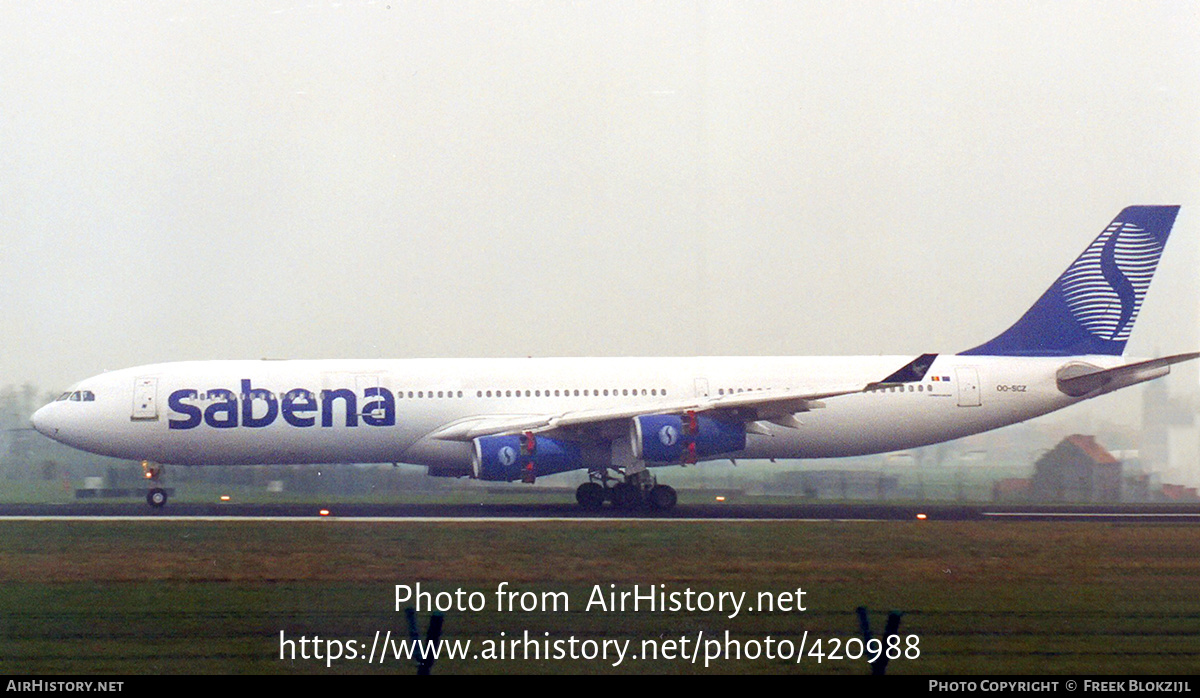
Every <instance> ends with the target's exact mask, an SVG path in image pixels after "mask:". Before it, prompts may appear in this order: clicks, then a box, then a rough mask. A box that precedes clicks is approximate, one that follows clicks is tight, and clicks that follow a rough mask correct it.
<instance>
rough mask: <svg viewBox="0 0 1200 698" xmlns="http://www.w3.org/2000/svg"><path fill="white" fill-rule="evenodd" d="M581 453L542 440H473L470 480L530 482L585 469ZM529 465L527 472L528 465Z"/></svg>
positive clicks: (525, 437) (560, 443)
mask: <svg viewBox="0 0 1200 698" xmlns="http://www.w3.org/2000/svg"><path fill="white" fill-rule="evenodd" d="M581 451H582V449H581V448H580V445H579V444H577V443H575V442H573V441H559V440H558V439H551V438H548V437H545V436H535V435H533V434H521V435H517V436H480V437H479V438H477V439H475V455H474V456H473V457H472V458H471V476H472V477H474V478H476V479H479V480H491V481H500V482H512V481H513V480H530V481H531V480H532V478H533V477H534V476H537V475H553V474H554V473H563V472H566V471H568V470H576V469H578V468H583V467H585V464H584V461H583V456H582V453H581ZM530 463H532V464H533V471H532V472H530V469H529V464H530Z"/></svg>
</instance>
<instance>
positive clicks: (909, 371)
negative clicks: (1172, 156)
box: [32, 206, 1200, 509]
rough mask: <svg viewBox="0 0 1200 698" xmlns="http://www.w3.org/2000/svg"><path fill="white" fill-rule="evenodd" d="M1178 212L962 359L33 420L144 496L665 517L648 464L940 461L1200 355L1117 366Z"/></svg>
mask: <svg viewBox="0 0 1200 698" xmlns="http://www.w3.org/2000/svg"><path fill="white" fill-rule="evenodd" d="M1178 212H1179V207H1178V206H1131V207H1129V208H1126V209H1125V210H1123V211H1121V213H1120V215H1118V216H1117V217H1116V218H1115V219H1114V220H1113V222H1112V223H1111V224H1109V226H1108V227H1107V228H1105V229H1104V232H1102V233H1101V234H1100V236H1099V237H1097V238H1096V239H1095V241H1094V242H1092V244H1090V245H1089V246H1088V248H1087V249H1086V250H1084V252H1083V254H1082V255H1080V257H1079V258H1078V259H1076V260H1075V262H1074V263H1073V264H1071V266H1070V267H1069V268H1068V269H1067V270H1066V272H1064V273H1063V275H1062V276H1060V277H1059V278H1058V280H1057V281H1055V282H1054V284H1053V285H1052V286H1051V287H1050V288H1049V289H1048V290H1047V291H1046V292H1045V293H1044V294H1043V295H1042V297H1041V298H1039V299H1038V301H1037V302H1036V303H1035V304H1034V305H1033V307H1032V308H1030V309H1029V311H1028V312H1026V313H1025V315H1024V316H1023V317H1021V319H1019V320H1018V321H1017V322H1016V324H1014V325H1013V326H1012V327H1010V328H1009V329H1008V330H1006V331H1005V332H1004V333H1002V334H1000V335H999V336H998V337H996V338H995V339H992V340H991V341H989V342H986V343H984V344H981V345H979V346H977V347H975V348H973V349H969V350H967V351H962V352H959V353H958V354H949V355H947V354H923V355H921V356H919V357H916V358H915V359H914V358H912V357H904V356H864V357H693V358H558V359H411V360H395V361H372V360H356V361H350V360H345V361H343V360H329V361H299V360H297V361H269V360H264V361H190V362H181V363H167V364H156V365H152V366H139V367H137V368H131V369H125V370H121V371H113V372H110V373H105V374H102V375H99V376H96V377H94V378H88V379H87V380H84V381H81V382H80V383H78V384H77V385H75V386H73V387H72V388H71V389H70V390H68V391H66V392H65V393H63V394H62V396H61V397H59V398H58V399H57V400H56V401H54V402H52V403H50V404H48V405H46V406H44V407H42V408H41V409H40V410H38V411H37V412H36V413H35V414H34V415H33V418H32V420H33V425H34V427H35V428H36V429H37V430H38V431H39V432H41V433H42V434H45V435H46V436H48V437H50V438H52V439H55V440H57V441H61V442H62V443H65V444H68V445H70V446H74V447H75V448H79V449H83V450H85V451H90V452H92V453H98V454H103V455H107V456H114V457H117V458H131V459H138V460H141V461H142V462H143V465H144V466H145V467H146V468H147V472H148V474H149V475H150V476H151V477H152V478H153V479H154V480H158V476H159V473H160V469H161V466H162V465H163V464H181V465H195V464H229V465H235V464H263V463H388V462H392V463H396V462H402V463H414V464H420V465H426V466H428V467H429V474H430V475H434V476H448V477H464V476H465V477H474V478H479V479H481V480H499V481H514V480H524V481H526V482H533V481H534V480H535V479H536V478H537V477H538V476H540V475H548V474H551V473H559V472H564V471H568V470H576V469H587V471H588V472H589V474H590V479H589V482H587V483H585V484H583V485H580V487H579V489H578V491H577V493H576V497H577V499H578V500H579V503H580V504H581V505H583V506H584V507H588V508H598V507H600V506H602V505H603V504H604V502H605V501H609V502H611V503H612V504H613V505H614V506H618V507H622V506H632V505H633V504H635V503H639V502H648V503H649V504H650V505H651V506H653V507H655V508H659V509H669V508H671V507H672V506H674V504H675V491H674V490H673V489H672V488H671V487H670V486H667V485H661V484H658V483H657V482H656V478H655V476H654V474H653V472H652V471H651V470H650V469H649V468H648V467H647V466H663V465H673V464H680V463H684V464H691V463H696V462H699V461H706V460H714V459H725V458H824V457H833V456H853V455H862V454H869V453H881V452H887V451H895V450H901V449H906V448H912V447H915V446H922V445H925V444H932V443H938V442H941V441H947V440H950V439H956V438H959V437H962V436H966V435H968V434H976V433H979V432H982V431H987V430H989V429H995V428H997V427H1002V426H1005V425H1008V424H1013V423H1016V422H1020V421H1022V420H1026V419H1030V418H1032V417H1036V416H1038V415H1042V414H1046V413H1048V412H1052V411H1054V410H1058V409H1061V408H1063V407H1067V406H1069V405H1073V404H1075V403H1077V402H1080V401H1082V400H1087V399H1089V398H1093V397H1096V396H1098V395H1103V394H1105V393H1109V392H1112V391H1114V390H1118V389H1120V388H1125V387H1128V386H1131V385H1135V384H1137V383H1141V382H1143V381H1147V380H1150V379H1153V378H1158V377H1160V376H1163V375H1166V374H1167V373H1169V372H1170V365H1171V364H1174V363H1177V362H1180V361H1186V360H1189V359H1193V358H1196V357H1197V356H1200V354H1197V353H1191V354H1181V355H1177V356H1169V357H1165V358H1158V359H1150V360H1133V359H1125V358H1123V357H1122V353H1123V351H1124V349H1125V343H1126V340H1127V339H1128V338H1129V333H1130V330H1131V329H1132V328H1133V323H1134V320H1135V319H1136V318H1137V315H1138V311H1139V310H1140V308H1141V306H1142V300H1143V298H1144V297H1145V294H1146V289H1147V288H1148V287H1149V285H1150V279H1151V277H1152V276H1153V274H1154V270H1155V268H1156V267H1157V265H1158V260H1159V258H1160V256H1161V254H1162V251H1163V247H1164V245H1165V244H1166V242H1167V236H1168V235H1169V233H1170V231H1171V227H1172V226H1173V225H1174V223H1175V217H1176V215H1177V214H1178ZM147 499H148V501H149V503H150V504H151V505H153V506H159V507H161V506H163V505H164V504H165V503H166V499H167V495H166V492H165V490H163V489H162V488H161V487H160V486H155V487H153V488H152V489H151V490H150V491H149V494H148V496H147Z"/></svg>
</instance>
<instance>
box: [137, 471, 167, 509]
mask: <svg viewBox="0 0 1200 698" xmlns="http://www.w3.org/2000/svg"><path fill="white" fill-rule="evenodd" d="M142 472H143V473H145V476H146V479H147V480H149V481H150V489H149V490H148V491H147V492H146V503H147V504H149V505H150V506H152V507H154V508H155V509H162V508H163V507H164V506H166V505H167V491H166V490H165V489H163V488H162V487H160V486H159V485H160V480H161V478H162V473H163V467H162V466H161V465H159V464H157V463H151V462H150V461H145V460H144V461H142Z"/></svg>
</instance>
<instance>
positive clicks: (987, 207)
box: [0, 0, 1200, 390]
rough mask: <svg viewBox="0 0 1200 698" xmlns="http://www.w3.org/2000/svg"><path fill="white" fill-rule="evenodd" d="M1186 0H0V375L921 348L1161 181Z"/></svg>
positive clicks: (1169, 322) (1196, 169)
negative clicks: (176, 363) (188, 364)
mask: <svg viewBox="0 0 1200 698" xmlns="http://www.w3.org/2000/svg"><path fill="white" fill-rule="evenodd" d="M1198 193H1200V12H1197V10H1196V5H1195V4H1194V3H1190V2H1179V3H1126V2H1119V3H1103V2H1095V1H1091V0H1089V1H1088V2H1080V3H1068V2H1052V3H1030V2H1011V3H1003V2H1000V3H996V2H989V3H965V2H946V3H940V2H929V3H883V2H878V3H876V2H870V3H866V2H864V3H846V2H829V3H805V2H791V1H789V2H778V3H771V2H756V3H719V2H711V3H697V2H630V3H615V2H604V3H567V2H478V3H468V2H444V3H443V2H438V3H427V2H416V3H407V2H398V1H396V0H386V1H380V2H353V1H347V2H337V3H330V2H303V3H292V2H286V1H284V0H278V1H275V2H259V3H253V2H251V3H247V2H242V1H238V2H227V3H222V2H208V1H206V2H192V3H187V2H164V3H116V2H113V3H50V2H35V3H24V2H5V3H3V4H0V253H2V254H0V292H2V294H0V330H2V331H3V334H4V337H5V338H4V341H3V345H2V347H0V385H4V384H11V383H20V382H24V381H32V382H34V383H36V384H37V385H39V386H40V387H42V388H43V389H46V390H49V389H54V388H61V387H65V386H66V385H68V384H69V383H72V382H74V381H75V380H78V379H81V378H84V377H86V376H89V375H92V374H96V373H99V372H100V371H102V370H105V369H115V368H122V367H126V366H131V365H137V364H144V363H151V362H158V361H167V360H176V359H217V358H258V357H276V358H283V357H296V358H334V357H388V358H392V357H394V358H405V357H426V356H526V355H535V356H549V355H656V356H661V355H692V354H752V355H754V354H878V353H887V354H893V353H895V354H917V353H920V352H924V351H940V352H953V351H959V350H962V349H966V348H969V347H972V346H975V345H976V344H979V343H981V342H982V341H984V340H987V339H989V338H990V337H992V336H994V335H996V334H998V333H999V332H1000V331H1002V330H1004V329H1005V328H1007V327H1008V326H1009V325H1010V324H1011V323H1012V322H1013V321H1014V320H1015V319H1016V318H1017V317H1018V316H1019V315H1020V314H1021V313H1023V312H1024V311H1025V309H1026V308H1027V307H1028V306H1029V305H1030V304H1032V302H1033V301H1034V300H1035V299H1036V298H1037V297H1038V296H1039V295H1040V294H1041V293H1042V291H1044V290H1045V288H1046V287H1047V286H1048V285H1049V284H1050V283H1051V282H1052V281H1053V280H1054V278H1055V277H1056V276H1057V275H1058V274H1059V273H1060V272H1061V271H1062V270H1063V269H1064V268H1065V267H1066V266H1067V265H1068V264H1069V263H1070V262H1071V260H1073V259H1074V258H1075V256H1077V255H1078V254H1079V253H1080V252H1081V251H1082V250H1083V249H1084V247H1086V246H1087V244H1088V243H1089V242H1090V241H1091V240H1092V239H1093V238H1094V237H1095V236H1096V235H1097V234H1098V233H1099V232H1100V231H1101V230H1102V229H1103V228H1104V227H1105V226H1106V225H1107V224H1108V223H1109V221H1111V220H1112V218H1113V217H1114V216H1115V215H1116V214H1117V212H1118V211H1120V209H1121V208H1123V207H1124V206H1126V205H1128V204H1182V205H1183V206H1184V208H1183V212H1182V213H1181V215H1180V217H1179V220H1178V224H1177V225H1176V227H1175V231H1174V233H1173V235H1172V240H1171V244H1170V245H1168V247H1167V251H1166V254H1165V255H1164V258H1163V262H1162V264H1161V266H1160V270H1159V274H1158V276H1157V277H1156V279H1155V282H1154V285H1153V286H1152V287H1151V289H1150V293H1149V296H1148V298H1147V301H1146V304H1145V307H1144V309H1143V313H1142V316H1141V319H1140V322H1139V323H1138V327H1137V329H1136V330H1135V331H1134V333H1133V338H1132V340H1131V341H1130V345H1129V351H1130V353H1136V354H1155V353H1158V352H1163V353H1166V352H1178V351H1188V350H1194V349H1196V348H1197V347H1200V336H1198V332H1197V317H1198V315H1200V278H1198V276H1200V275H1198V274H1197V270H1198V269H1200V211H1197V210H1196V208H1197V204H1200V196H1198Z"/></svg>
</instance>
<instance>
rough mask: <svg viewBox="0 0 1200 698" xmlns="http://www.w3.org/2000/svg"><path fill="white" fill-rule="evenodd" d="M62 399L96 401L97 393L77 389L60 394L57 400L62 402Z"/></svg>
mask: <svg viewBox="0 0 1200 698" xmlns="http://www.w3.org/2000/svg"><path fill="white" fill-rule="evenodd" d="M62 400H70V401H71V402H95V401H96V394H95V393H93V392H92V391H90V390H76V391H74V392H70V393H63V394H62V395H59V396H58V399H57V400H55V402H60V401H62Z"/></svg>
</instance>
